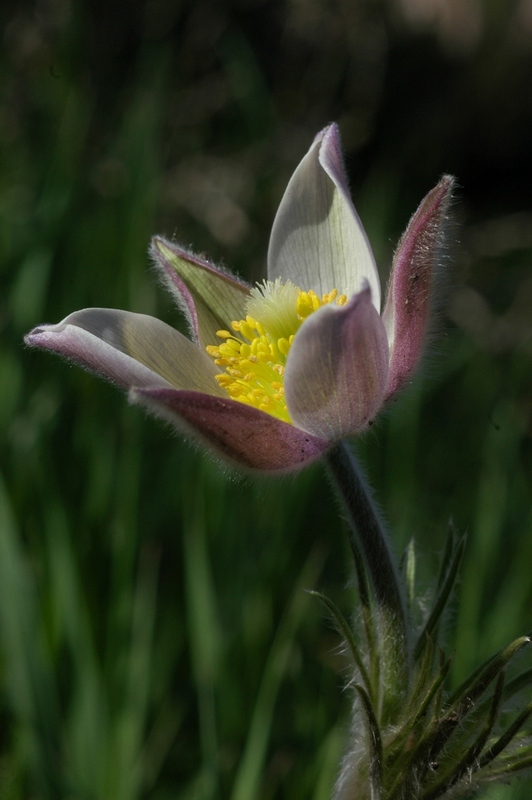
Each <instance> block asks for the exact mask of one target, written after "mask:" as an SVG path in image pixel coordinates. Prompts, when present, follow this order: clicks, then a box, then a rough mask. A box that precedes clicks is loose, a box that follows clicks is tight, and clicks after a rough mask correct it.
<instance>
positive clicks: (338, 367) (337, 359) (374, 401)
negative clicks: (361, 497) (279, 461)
mask: <svg viewBox="0 0 532 800" xmlns="http://www.w3.org/2000/svg"><path fill="white" fill-rule="evenodd" d="M387 374H388V341H387V338H386V331H385V330H384V326H383V324H382V321H381V318H380V316H379V314H378V313H377V311H376V309H375V306H374V305H373V303H372V302H371V292H370V290H369V288H366V289H364V290H363V291H362V292H359V294H357V295H355V296H354V297H353V298H352V299H351V300H350V302H349V303H348V304H347V305H345V306H342V307H339V306H332V305H327V306H324V307H323V308H321V309H320V310H319V311H316V312H315V313H314V314H312V315H311V316H310V317H309V318H308V319H307V320H306V321H305V323H304V324H303V325H302V326H301V328H300V330H299V331H298V333H297V335H296V337H295V339H294V343H293V345H292V348H291V350H290V353H289V356H288V360H287V364H286V371H285V396H286V404H287V407H288V411H289V412H290V416H291V418H292V420H293V422H294V424H295V425H297V426H298V427H300V428H302V429H303V430H306V431H308V432H309V433H312V434H313V435H314V436H319V437H321V438H323V439H327V440H329V441H334V440H337V439H340V438H342V437H343V436H348V435H349V434H351V433H355V432H356V431H358V430H360V429H361V428H363V427H364V426H365V425H367V423H368V422H370V421H371V420H372V418H373V417H374V416H375V414H376V413H377V411H378V410H379V408H380V406H381V404H382V401H383V396H384V390H385V388H386V382H387Z"/></svg>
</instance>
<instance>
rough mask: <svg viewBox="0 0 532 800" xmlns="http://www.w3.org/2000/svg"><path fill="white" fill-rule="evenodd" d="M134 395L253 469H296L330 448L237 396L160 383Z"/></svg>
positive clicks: (142, 403)
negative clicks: (180, 389)
mask: <svg viewBox="0 0 532 800" xmlns="http://www.w3.org/2000/svg"><path fill="white" fill-rule="evenodd" d="M130 399H131V401H132V402H134V403H140V404H141V405H143V406H145V407H146V408H147V409H148V410H150V411H152V412H153V413H155V414H157V415H158V416H161V417H163V418H164V419H167V420H168V421H170V422H171V423H172V424H173V425H175V426H176V427H177V428H178V430H180V431H183V430H184V431H185V432H187V431H188V432H192V433H193V434H194V435H195V436H196V437H197V436H199V437H200V438H201V439H202V440H203V441H204V443H206V444H208V445H210V446H211V447H212V448H214V450H216V451H217V452H218V453H219V454H221V455H223V456H224V457H225V458H227V459H229V460H230V461H235V462H237V463H238V464H239V465H241V466H245V467H248V468H249V469H254V470H263V471H268V472H279V471H284V472H289V471H292V470H298V469H301V468H302V467H304V466H305V465H306V464H308V463H309V462H311V461H313V460H314V459H316V458H318V457H319V456H321V455H322V454H323V453H324V452H325V450H326V449H327V447H328V442H325V441H323V440H320V439H317V438H316V437H314V436H311V435H310V434H308V433H305V432H304V431H301V430H299V429H298V428H294V426H293V425H289V424H287V423H286V422H281V421H280V420H278V419H276V418H275V417H272V416H270V415H269V414H265V413H264V412H262V411H259V410H258V409H256V408H252V407H251V406H246V405H244V404H243V403H239V402H237V401H235V400H229V399H225V398H219V397H211V396H209V395H205V394H199V393H197V392H178V391H174V390H171V389H157V388H153V389H152V388H146V389H138V390H137V389H133V390H132V391H131V392H130Z"/></svg>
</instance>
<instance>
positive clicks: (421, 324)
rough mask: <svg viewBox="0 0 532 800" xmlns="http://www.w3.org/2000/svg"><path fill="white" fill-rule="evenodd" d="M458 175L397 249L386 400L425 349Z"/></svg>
mask: <svg viewBox="0 0 532 800" xmlns="http://www.w3.org/2000/svg"><path fill="white" fill-rule="evenodd" d="M453 186H454V178H452V177H451V176H450V175H445V176H444V177H443V178H442V179H441V181H440V182H439V183H438V185H437V186H436V187H435V188H434V189H433V190H432V191H431V192H429V194H428V195H427V196H426V197H425V199H424V200H423V201H422V202H421V205H420V206H419V208H418V210H417V211H416V213H415V214H414V216H413V217H412V219H411V220H410V222H409V224H408V227H407V229H406V231H405V232H404V234H403V236H402V238H401V241H400V242H399V246H398V247H397V250H396V253H395V256H394V259H393V265H392V274H391V276H390V284H389V287H388V296H387V298H386V306H385V308H384V312H383V315H382V319H383V322H384V325H385V328H386V332H387V334H388V341H389V343H390V372H389V378H388V387H387V389H386V398H388V397H391V396H392V395H393V394H395V392H397V391H398V390H399V389H401V387H402V386H403V385H404V384H405V383H406V381H407V380H408V378H409V377H410V375H411V373H412V371H413V370H414V368H415V367H416V365H417V363H418V361H419V358H420V356H421V353H422V350H423V344H424V341H425V334H426V332H427V324H428V319H429V311H430V301H431V290H432V286H431V284H432V280H433V277H434V270H435V267H437V265H438V259H439V257H440V253H441V250H442V247H443V243H444V236H443V234H444V231H445V223H446V219H447V213H448V210H449V204H450V202H451V197H452V190H453Z"/></svg>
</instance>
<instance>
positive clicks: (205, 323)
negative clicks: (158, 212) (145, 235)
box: [150, 236, 249, 348]
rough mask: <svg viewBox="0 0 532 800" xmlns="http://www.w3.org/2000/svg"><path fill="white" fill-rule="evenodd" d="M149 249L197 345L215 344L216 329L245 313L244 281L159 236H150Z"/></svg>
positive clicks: (240, 317)
mask: <svg viewBox="0 0 532 800" xmlns="http://www.w3.org/2000/svg"><path fill="white" fill-rule="evenodd" d="M150 253H151V255H152V257H153V259H154V262H155V265H156V266H157V268H158V269H159V270H160V272H161V274H162V276H163V279H164V281H165V284H166V285H167V286H168V288H169V289H170V291H171V292H172V294H173V295H174V297H175V298H176V300H177V302H178V304H179V307H180V308H181V310H182V311H183V313H184V314H185V316H186V318H187V320H188V323H189V325H190V329H191V335H192V337H193V338H194V341H195V342H196V343H197V344H199V345H200V346H201V347H203V348H204V347H206V346H207V345H208V344H216V343H217V341H218V340H217V338H216V331H219V330H220V329H226V328H227V327H228V325H229V324H230V322H231V320H239V319H242V317H245V304H246V300H247V297H248V294H249V287H248V286H247V285H246V284H245V283H242V282H241V281H238V280H237V279H236V278H235V277H234V276H233V275H229V274H228V273H226V272H223V271H222V270H220V269H218V268H217V267H214V266H213V265H212V264H210V263H209V262H208V261H204V260H203V259H202V258H200V257H199V256H195V255H192V253H189V252H187V250H185V249H184V248H182V247H180V246H179V245H178V244H176V243H175V242H169V241H167V240H166V239H163V237H162V236H154V238H153V239H152V243H151V248H150Z"/></svg>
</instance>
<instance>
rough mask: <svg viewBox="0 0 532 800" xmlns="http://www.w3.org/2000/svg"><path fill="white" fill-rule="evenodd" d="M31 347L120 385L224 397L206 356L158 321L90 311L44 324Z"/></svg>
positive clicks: (29, 340)
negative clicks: (64, 359)
mask: <svg viewBox="0 0 532 800" xmlns="http://www.w3.org/2000/svg"><path fill="white" fill-rule="evenodd" d="M26 343H27V344H29V345H31V346H33V347H40V348H42V349H44V350H52V351H54V352H57V353H59V354H60V355H63V356H65V357H66V358H70V359H72V360H73V361H75V362H77V363H79V364H81V365H82V366H85V367H87V368H88V369H90V370H92V371H94V372H97V373H99V374H100V375H103V376H104V377H106V378H108V379H109V380H111V381H114V382H115V383H118V384H119V385H120V386H123V387H125V388H127V387H129V386H140V387H146V386H160V387H165V388H169V387H175V388H177V389H191V390H195V391H202V392H208V393H210V394H215V395H220V394H222V390H221V389H220V388H219V387H218V384H217V382H216V380H215V379H214V376H215V375H216V374H217V372H218V369H217V367H216V366H215V364H214V362H213V361H212V359H211V358H210V357H209V356H208V355H207V353H205V352H203V351H202V350H200V349H199V348H198V347H196V345H194V344H193V343H192V342H191V341H190V340H189V339H187V338H186V337H185V336H183V335H182V334H181V333H179V332H178V331H176V330H174V328H171V327H170V326H169V325H166V324H165V323H164V322H161V321H160V320H158V319H155V318H154V317H149V316H146V315H145V314H133V313H130V312H128V311H118V310H116V309H110V308H86V309H84V310H82V311H76V312H74V313H73V314H70V315H69V316H68V317H66V318H65V319H64V320H63V321H62V322H60V323H58V324H57V325H42V326H40V327H38V328H35V329H34V330H33V331H31V333H29V334H28V335H27V336H26Z"/></svg>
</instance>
